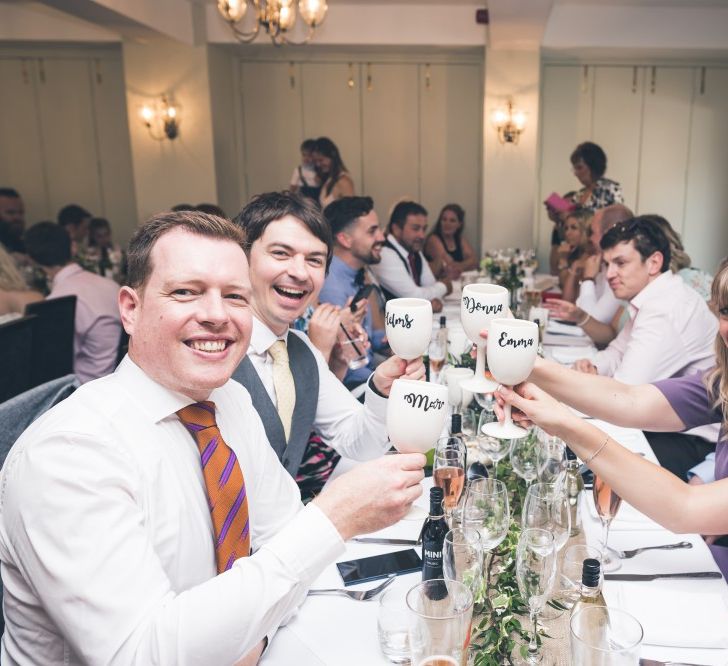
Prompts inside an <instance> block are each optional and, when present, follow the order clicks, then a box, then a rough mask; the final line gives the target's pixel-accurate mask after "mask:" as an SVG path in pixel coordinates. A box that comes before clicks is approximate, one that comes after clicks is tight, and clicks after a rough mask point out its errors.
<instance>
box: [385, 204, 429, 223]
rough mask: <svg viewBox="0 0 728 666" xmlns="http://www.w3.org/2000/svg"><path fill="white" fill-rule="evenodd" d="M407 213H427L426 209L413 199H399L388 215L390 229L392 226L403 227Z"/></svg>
mask: <svg viewBox="0 0 728 666" xmlns="http://www.w3.org/2000/svg"><path fill="white" fill-rule="evenodd" d="M409 215H425V216H426V215H427V210H426V209H425V207H424V206H421V205H420V204H418V203H417V202H415V201H400V202H399V203H398V204H397V205H396V206H395V207H394V209H393V210H392V214H391V215H390V216H389V227H390V229H391V228H392V227H394V226H397V227H399V228H400V229H401V228H402V227H404V224H405V222H406V221H407V217H408V216H409Z"/></svg>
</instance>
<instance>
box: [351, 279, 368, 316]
mask: <svg viewBox="0 0 728 666" xmlns="http://www.w3.org/2000/svg"><path fill="white" fill-rule="evenodd" d="M372 289H374V285H373V284H365V285H364V286H362V287H359V290H358V291H357V292H356V294H354V298H352V299H351V305H350V306H349V308H350V309H351V311H352V312H354V310H356V304H357V303H358V302H359V301H360V300H361V299H362V298H369V294H371V293H372Z"/></svg>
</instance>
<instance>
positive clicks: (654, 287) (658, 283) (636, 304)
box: [629, 270, 682, 310]
mask: <svg viewBox="0 0 728 666" xmlns="http://www.w3.org/2000/svg"><path fill="white" fill-rule="evenodd" d="M674 278H677V279H678V280H681V279H682V278H680V277H679V276H677V275H675V274H674V273H672V272H671V271H669V270H667V271H665V272H664V273H661V274H660V275H658V276H657V277H656V278H655V279H654V280H652V282H650V283H649V284H648V285H647V286H646V287H645V288H644V289H643V290H642V291H640V293H639V294H637V295H636V296H635V297H634V298H633V299H632V300H631V301H630V302H629V304H630V305H631V306H632V307H633V308H634V309H635V310H639V309H640V308H641V307H642V306H643V305H644V304H645V303H646V302H647V301H649V300H650V299H651V298H654V297H655V296H657V295H658V294H659V293H660V292H662V291H664V290H667V289H672V286H671V283H672V281H673V279H674Z"/></svg>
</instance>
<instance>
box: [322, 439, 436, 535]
mask: <svg viewBox="0 0 728 666" xmlns="http://www.w3.org/2000/svg"><path fill="white" fill-rule="evenodd" d="M425 461H426V459H425V456H423V455H422V454H421V453H402V454H398V455H391V456H384V457H382V458H378V459H377V460H370V461H369V462H365V463H362V464H360V465H357V466H356V467H354V469H352V470H351V471H349V472H347V473H346V474H342V475H341V476H340V477H338V478H337V479H335V480H334V481H332V482H331V483H330V484H328V485H327V486H326V488H325V489H324V491H323V492H322V493H321V494H320V495H319V496H318V497H317V498H316V499H315V500H313V503H314V504H316V505H317V506H318V507H319V509H321V511H323V512H324V513H325V514H326V516H327V517H328V518H329V520H331V522H332V523H333V524H334V526H335V527H336V529H337V530H338V531H339V534H341V538H342V539H344V540H347V539H350V538H351V537H353V536H356V535H357V534H366V533H368V532H376V531H377V530H381V529H383V528H385V527H388V526H389V525H393V524H394V523H396V522H398V521H399V520H401V519H402V518H403V517H404V515H405V514H406V513H407V511H408V510H409V508H410V506H411V504H412V502H414V501H415V500H416V499H417V498H418V497H419V496H420V495H421V494H422V488H421V487H420V481H422V479H423V478H424V476H425V474H424V470H423V467H424V466H425Z"/></svg>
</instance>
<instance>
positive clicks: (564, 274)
mask: <svg viewBox="0 0 728 666" xmlns="http://www.w3.org/2000/svg"><path fill="white" fill-rule="evenodd" d="M591 219H592V213H591V211H588V210H586V209H584V208H579V209H577V210H575V211H572V212H571V213H569V214H568V215H567V216H566V220H565V221H564V241H563V242H562V243H561V245H560V246H559V250H558V254H559V260H558V265H557V268H558V275H559V286H560V287H561V291H562V296H561V298H562V299H563V300H565V301H569V302H570V303H574V302H575V301H576V298H577V296H578V295H579V282H580V280H581V278H582V277H583V275H584V263H585V262H586V259H587V257H589V256H591V255H592V254H594V247H593V246H592V244H591V240H590V239H591Z"/></svg>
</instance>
